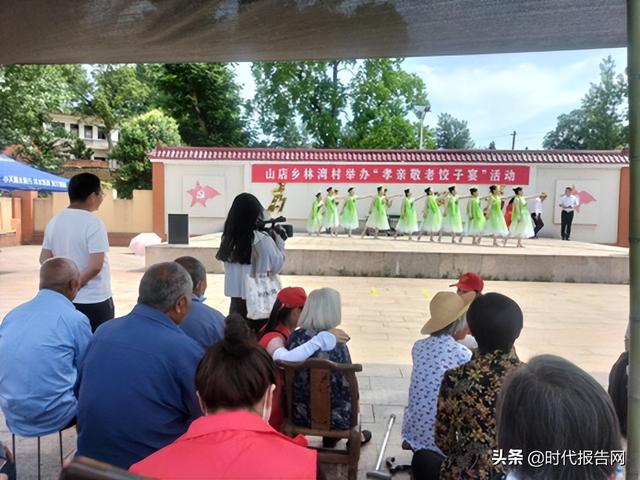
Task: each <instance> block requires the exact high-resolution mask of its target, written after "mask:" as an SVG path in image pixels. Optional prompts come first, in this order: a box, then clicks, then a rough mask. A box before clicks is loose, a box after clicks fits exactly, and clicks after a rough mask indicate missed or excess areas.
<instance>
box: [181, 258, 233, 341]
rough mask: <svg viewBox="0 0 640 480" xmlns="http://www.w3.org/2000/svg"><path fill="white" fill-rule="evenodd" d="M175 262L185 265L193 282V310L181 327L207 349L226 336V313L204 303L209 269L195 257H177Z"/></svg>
mask: <svg viewBox="0 0 640 480" xmlns="http://www.w3.org/2000/svg"><path fill="white" fill-rule="evenodd" d="M175 262H176V263H177V264H179V265H182V266H183V267H184V269H185V270H186V271H187V272H188V273H189V276H190V277H191V281H192V282H193V294H192V295H191V310H189V314H188V315H187V318H185V320H184V322H182V323H181V324H180V328H181V329H182V331H183V332H184V333H186V334H187V335H189V336H190V337H191V338H193V339H194V340H195V341H196V342H198V343H199V344H200V346H201V347H202V349H203V350H206V349H207V348H209V347H210V346H211V345H213V344H214V343H216V342H219V341H220V340H222V337H224V315H222V313H220V312H219V311H218V310H216V309H214V308H211V307H210V306H208V305H205V304H204V301H205V300H206V299H205V297H204V293H205V291H206V290H207V270H206V269H205V268H204V265H203V264H202V263H201V262H200V261H199V260H198V259H196V258H193V257H180V258H176V259H175Z"/></svg>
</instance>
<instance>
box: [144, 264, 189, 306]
mask: <svg viewBox="0 0 640 480" xmlns="http://www.w3.org/2000/svg"><path fill="white" fill-rule="evenodd" d="M192 291H193V282H192V281H191V277H190V276H189V273H188V272H187V271H186V270H185V269H184V267H182V266H181V265H179V264H177V263H176V262H164V263H156V264H155V265H151V267H149V270H147V271H146V272H145V274H144V275H143V276H142V280H141V281H140V288H139V289H138V303H141V304H143V305H147V306H149V307H152V308H156V309H158V310H161V311H163V312H166V311H167V310H169V309H170V308H171V307H173V306H174V305H175V304H176V302H177V301H178V298H180V297H181V296H185V297H191V292H192Z"/></svg>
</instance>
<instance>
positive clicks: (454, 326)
mask: <svg viewBox="0 0 640 480" xmlns="http://www.w3.org/2000/svg"><path fill="white" fill-rule="evenodd" d="M466 324H467V317H466V315H463V316H462V317H460V318H459V319H457V320H456V321H454V322H453V323H450V324H449V325H447V326H446V327H444V328H441V329H440V330H438V331H437V332H433V333H432V334H431V336H436V337H437V336H438V335H451V336H452V337H453V336H454V335H455V334H456V333H458V332H461V331H462V330H463V329H464V327H465V325H466Z"/></svg>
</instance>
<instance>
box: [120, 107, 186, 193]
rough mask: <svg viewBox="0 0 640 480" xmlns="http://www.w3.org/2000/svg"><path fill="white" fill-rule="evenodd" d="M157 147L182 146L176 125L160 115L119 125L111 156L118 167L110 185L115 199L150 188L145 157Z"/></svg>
mask: <svg viewBox="0 0 640 480" xmlns="http://www.w3.org/2000/svg"><path fill="white" fill-rule="evenodd" d="M158 143H162V144H165V145H179V144H181V143H182V139H181V138H180V133H179V132H178V124H177V122H176V121H175V120H174V119H173V118H171V117H169V116H167V115H166V114H165V113H163V112H162V111H160V110H157V109H156V110H151V111H150V112H147V113H144V114H142V115H138V116H136V117H133V118H131V119H129V120H126V121H125V122H123V123H122V126H121V127H120V139H119V141H118V143H117V144H116V146H115V147H114V149H113V151H112V152H111V156H112V157H113V158H114V159H116V160H118V162H119V164H120V168H119V170H118V171H117V176H116V179H115V182H114V186H115V188H116V190H117V191H118V196H120V197H121V198H131V197H132V196H133V190H149V189H150V188H151V162H150V161H149V158H148V157H147V153H148V152H150V151H151V150H153V148H154V147H155V146H156V145H157V144H158Z"/></svg>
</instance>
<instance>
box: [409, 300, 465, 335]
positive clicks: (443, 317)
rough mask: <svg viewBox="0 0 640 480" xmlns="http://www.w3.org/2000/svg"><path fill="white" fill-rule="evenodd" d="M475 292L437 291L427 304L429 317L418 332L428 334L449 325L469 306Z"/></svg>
mask: <svg viewBox="0 0 640 480" xmlns="http://www.w3.org/2000/svg"><path fill="white" fill-rule="evenodd" d="M475 298H476V292H466V293H463V294H462V295H458V294H457V293H454V292H438V293H436V295H435V296H434V297H433V299H432V300H431V303H430V304H429V312H430V313H431V318H430V319H429V321H428V322H427V323H425V324H424V327H422V330H420V333H421V334H423V335H428V334H431V333H433V332H437V331H438V330H442V329H443V328H445V327H447V326H449V325H451V324H452V323H453V322H455V321H456V320H458V319H459V318H460V317H461V316H462V315H464V314H465V312H466V311H467V310H468V309H469V307H470V306H471V302H473V300H474V299H475Z"/></svg>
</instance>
